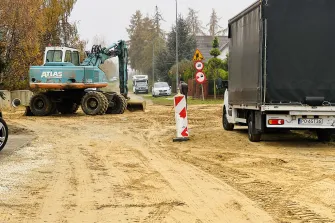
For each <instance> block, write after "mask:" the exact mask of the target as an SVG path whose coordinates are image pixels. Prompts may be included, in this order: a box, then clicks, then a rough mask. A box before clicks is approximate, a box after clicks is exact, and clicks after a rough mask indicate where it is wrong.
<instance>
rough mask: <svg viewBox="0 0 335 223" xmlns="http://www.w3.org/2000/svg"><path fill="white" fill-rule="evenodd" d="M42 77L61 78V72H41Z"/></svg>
mask: <svg viewBox="0 0 335 223" xmlns="http://www.w3.org/2000/svg"><path fill="white" fill-rule="evenodd" d="M41 77H42V78H43V77H45V78H62V77H63V72H52V71H48V72H43V73H42V76H41Z"/></svg>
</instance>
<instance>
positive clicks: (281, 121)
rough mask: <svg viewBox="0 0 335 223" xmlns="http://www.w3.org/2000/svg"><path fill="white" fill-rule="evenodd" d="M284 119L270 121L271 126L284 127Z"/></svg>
mask: <svg viewBox="0 0 335 223" xmlns="http://www.w3.org/2000/svg"><path fill="white" fill-rule="evenodd" d="M284 123H285V121H284V119H269V125H284Z"/></svg>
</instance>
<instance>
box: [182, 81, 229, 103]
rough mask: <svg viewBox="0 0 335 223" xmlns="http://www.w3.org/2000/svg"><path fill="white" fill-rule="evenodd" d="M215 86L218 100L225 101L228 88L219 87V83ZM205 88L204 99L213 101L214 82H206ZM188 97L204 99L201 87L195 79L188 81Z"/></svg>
mask: <svg viewBox="0 0 335 223" xmlns="http://www.w3.org/2000/svg"><path fill="white" fill-rule="evenodd" d="M215 86H216V87H217V89H216V98H217V99H223V98H224V92H225V91H226V88H225V87H224V86H221V87H218V84H217V83H216V84H215ZM203 88H204V98H205V99H213V98H214V80H207V81H205V83H204V84H203ZM188 95H189V96H190V97H193V98H202V90H201V85H200V84H198V83H197V82H196V81H195V79H189V80H188Z"/></svg>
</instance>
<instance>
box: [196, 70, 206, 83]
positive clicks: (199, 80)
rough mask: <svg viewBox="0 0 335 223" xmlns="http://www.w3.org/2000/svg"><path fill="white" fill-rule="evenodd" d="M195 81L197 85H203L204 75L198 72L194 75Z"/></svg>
mask: <svg viewBox="0 0 335 223" xmlns="http://www.w3.org/2000/svg"><path fill="white" fill-rule="evenodd" d="M195 80H196V81H197V82H198V83H199V84H203V83H204V82H205V80H206V75H205V74H204V73H203V72H201V71H200V72H198V73H197V74H196V75H195Z"/></svg>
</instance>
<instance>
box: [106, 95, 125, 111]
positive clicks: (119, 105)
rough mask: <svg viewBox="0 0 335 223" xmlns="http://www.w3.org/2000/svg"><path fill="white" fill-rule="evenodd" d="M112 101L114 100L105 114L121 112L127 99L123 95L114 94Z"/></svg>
mask: <svg viewBox="0 0 335 223" xmlns="http://www.w3.org/2000/svg"><path fill="white" fill-rule="evenodd" d="M112 101H113V102H114V106H113V107H109V108H108V109H107V111H106V114H123V113H124V111H125V110H126V109H127V100H126V98H125V97H124V96H122V95H119V94H116V95H114V97H113V99H112Z"/></svg>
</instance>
